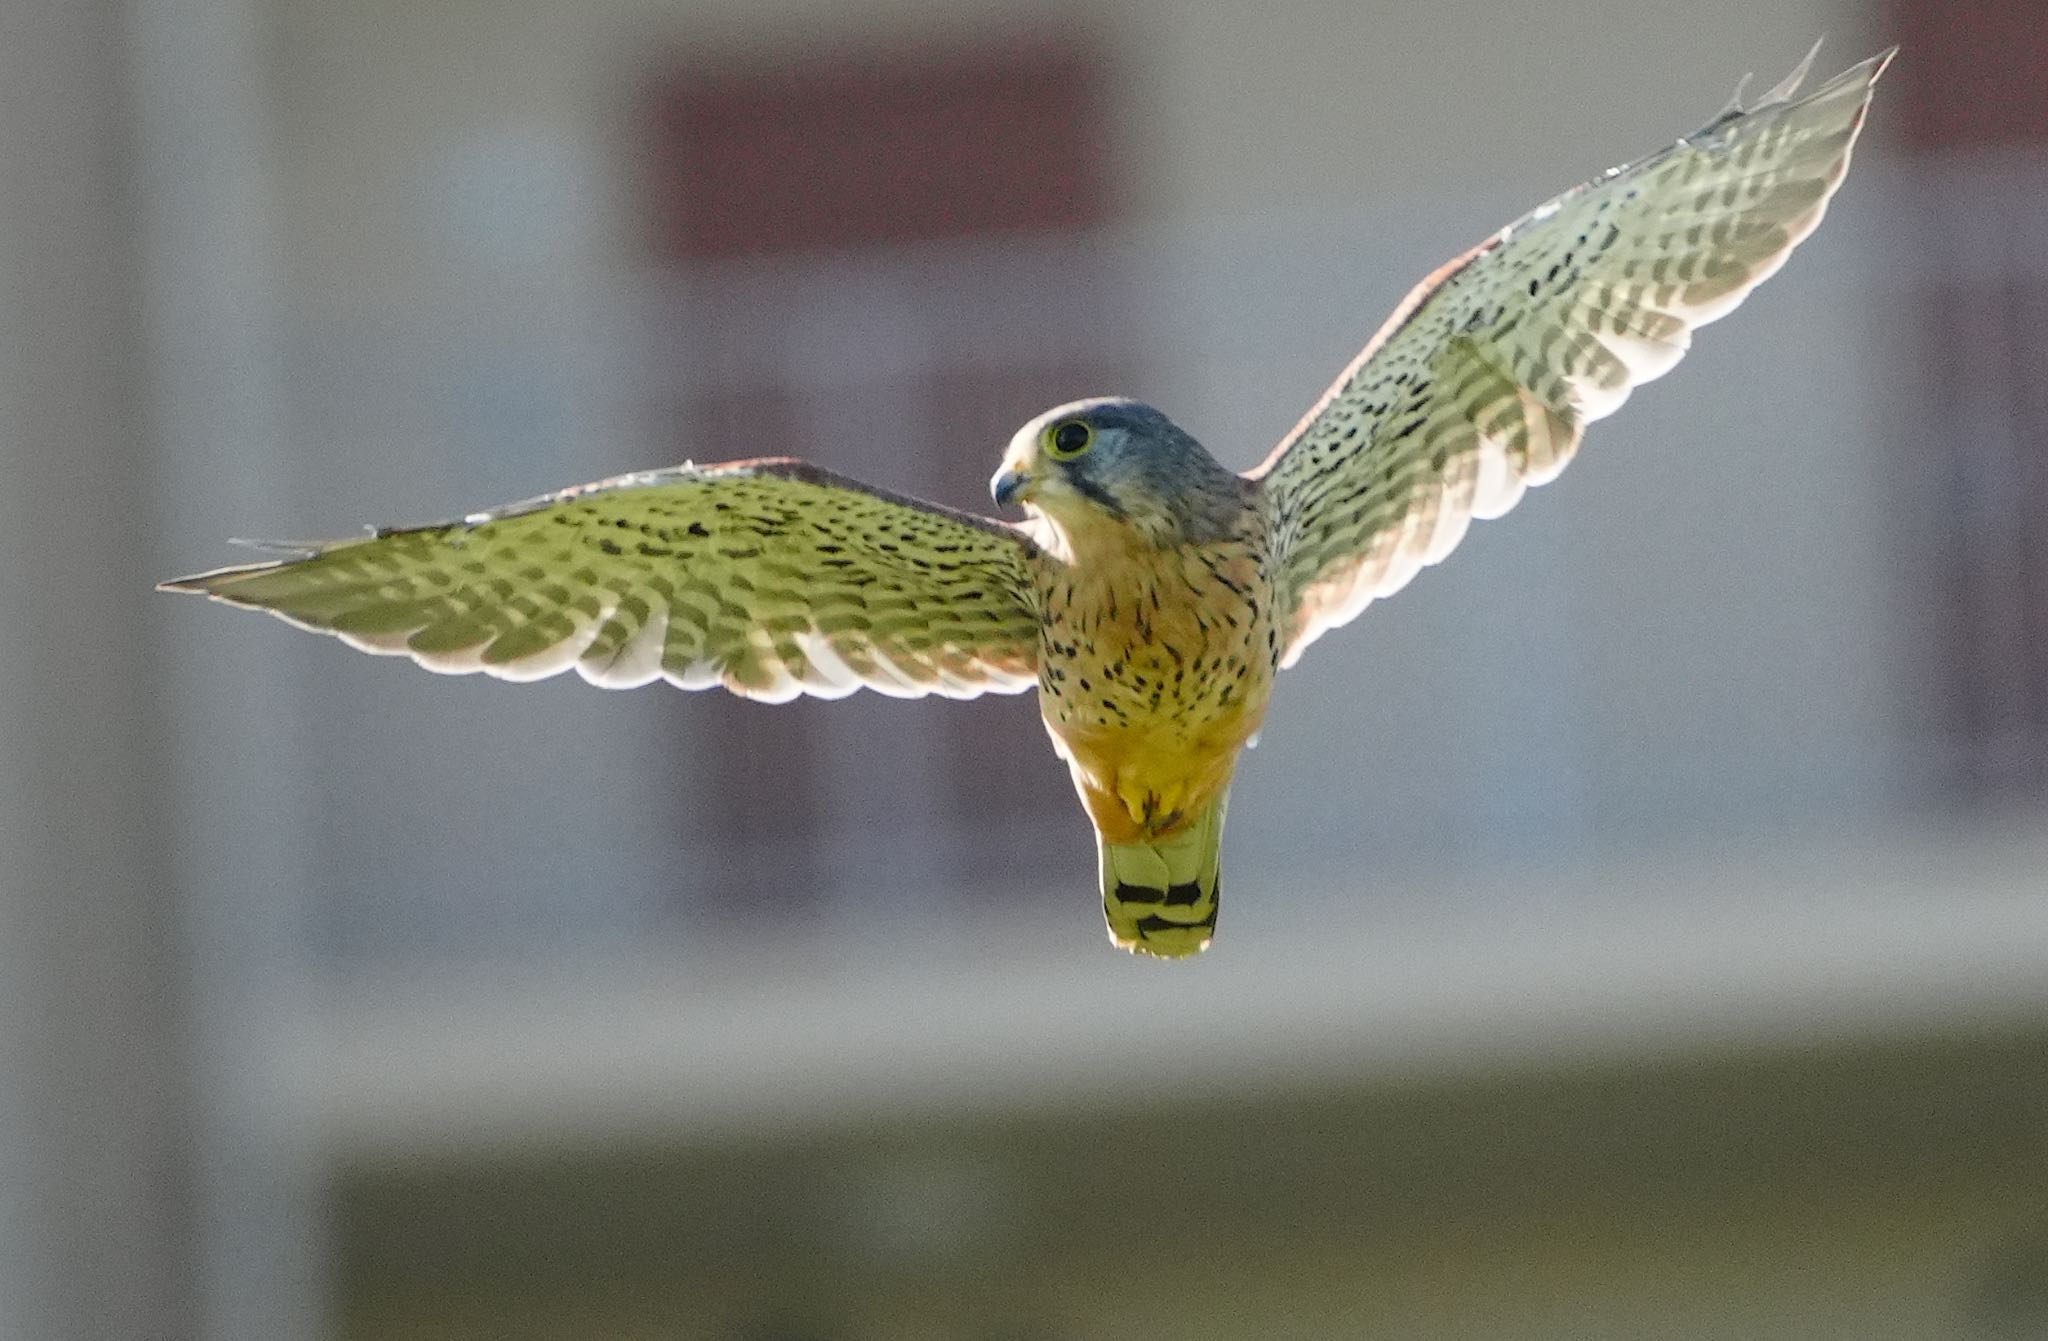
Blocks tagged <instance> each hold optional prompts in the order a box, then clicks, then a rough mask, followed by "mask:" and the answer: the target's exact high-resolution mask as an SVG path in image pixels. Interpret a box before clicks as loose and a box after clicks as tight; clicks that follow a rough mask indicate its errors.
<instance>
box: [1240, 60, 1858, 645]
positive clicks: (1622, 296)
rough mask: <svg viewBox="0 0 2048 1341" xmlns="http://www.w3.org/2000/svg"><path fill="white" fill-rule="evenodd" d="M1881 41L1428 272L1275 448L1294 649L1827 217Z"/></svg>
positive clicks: (1518, 488)
mask: <svg viewBox="0 0 2048 1341" xmlns="http://www.w3.org/2000/svg"><path fill="white" fill-rule="evenodd" d="M1892 54H1893V53H1892V52H1890V51H1887V52H1885V53H1883V54H1882V55H1879V56H1876V57H1873V58H1872V59H1870V60H1867V61H1865V62H1863V63H1862V64H1861V65H1858V66H1856V67H1854V68H1853V69H1850V70H1848V71H1846V72H1844V73H1843V74H1841V75H1838V76H1836V77H1835V78H1834V79H1832V80H1830V81H1829V82H1828V83H1827V84H1825V85H1823V86H1822V87H1820V88H1818V89H1816V90H1815V91H1814V92H1813V93H1811V94H1809V95H1808V96H1806V97H1804V98H1798V99H1796V100H1795V99H1794V98H1793V94H1794V92H1795V91H1796V90H1797V88H1798V85H1799V83H1800V81H1801V79H1802V77H1803V76H1804V75H1805V72H1806V68H1807V65H1808V64H1810V63H1811V62H1812V60H1813V57H1812V55H1810V54H1809V55H1808V57H1807V59H1806V62H1805V63H1802V64H1801V65H1800V67H1799V69H1798V70H1796V71H1794V72H1793V74H1792V76H1791V78H1789V79H1787V80H1786V81H1785V82H1784V83H1783V84H1781V85H1779V86H1778V87H1777V88H1776V89H1773V90H1772V91H1771V92H1770V93H1768V94H1766V95H1765V96H1764V98H1763V99H1762V100H1761V101H1760V102H1759V103H1758V104H1757V105H1756V106H1754V107H1751V108H1748V109H1743V108H1741V107H1739V106H1736V107H1731V108H1730V109H1729V110H1728V111H1726V112H1724V113H1723V114H1722V115H1721V116H1720V117H1718V118H1716V119H1715V120H1714V121H1713V122H1712V123H1711V124H1709V125H1708V126H1707V127H1706V128H1705V129H1703V130H1701V131H1700V132H1699V133H1698V134H1696V135H1692V136H1689V137H1688V138H1686V139H1683V140H1680V141H1679V142H1678V143H1677V144H1675V145H1673V146H1671V147H1670V148H1668V149H1665V150H1663V151H1662V152H1660V153H1657V154H1653V155H1651V156H1650V157H1648V158H1645V159H1643V160H1641V161H1640V162H1637V163H1634V164H1632V165H1630V166H1628V167H1623V168H1616V169H1614V170H1612V171H1610V172H1608V173H1607V174H1605V175H1604V176H1602V177H1600V178H1599V179H1597V180H1595V181H1592V182H1589V183H1587V184H1586V185H1584V186H1581V187H1578V188H1577V189H1575V190H1572V191H1569V192H1566V193H1565V194H1564V195H1562V196H1559V197H1558V198H1557V199H1555V200H1553V201H1551V202H1550V203H1549V204H1547V205H1544V206H1542V207H1541V208H1539V209H1537V210H1535V211H1534V212H1533V213H1531V214H1529V215H1528V216H1527V217H1526V218H1524V219H1522V220H1520V221H1519V222H1517V223H1514V224H1511V225H1509V226H1508V227H1507V228H1505V229H1503V230H1501V232H1500V233H1499V234H1497V235H1496V236H1494V237H1493V238H1491V239H1489V240H1488V241H1487V242H1485V243H1483V244H1481V245H1480V246H1479V247H1477V248H1475V249H1474V250H1473V251H1471V252H1469V253H1467V254H1466V255H1464V256H1462V257H1460V258H1459V259H1457V260H1456V261H1453V262H1452V263H1451V264H1449V265H1447V266H1445V267H1444V268H1443V269H1442V270H1439V271H1438V272H1437V273H1436V274H1434V275H1432V276H1430V277H1429V278H1428V279H1426V280H1424V281H1423V282H1422V284H1421V285H1419V286H1418V287H1417V288H1416V289H1415V291H1414V292H1413V293H1411V294H1410V295H1409V296H1408V298H1407V300H1406V301H1405V302H1403V303H1402V305H1401V306H1400V307H1399V308H1398V309H1397V310H1396V311H1395V313H1394V315H1393V316H1392V317H1391V318H1390V319H1389V320H1388V321H1387V323H1386V325H1385V326H1383V327H1382V328H1381V330H1380V332H1379V334H1377V335H1375V336H1374V337H1373V339H1372V341H1371V342H1370V343H1369V344H1367V345H1366V347H1365V350H1364V352H1363V353H1361V354H1360V355H1359V356H1358V358H1357V360H1356V361H1355V362H1353V363H1352V365H1351V367H1350V368H1349V369H1347V370H1346V371H1345V373H1344V375H1343V376H1342V377H1340V378H1339V379H1338V380H1337V383H1336V384H1335V385H1334V386H1332V387H1331V388H1330V390H1329V391H1328V392H1327V393H1325V395H1324V396H1323V399H1322V400H1321V401H1320V402H1319V403H1318V404H1317V405H1316V406H1315V408H1314V409H1312V410H1310V411H1309V413H1308V415H1307V416H1306V417H1305V418H1304V419H1303V420H1302V422H1301V423H1300V425H1298V426H1297V427H1296V428H1295V430H1294V431H1293V432H1292V433H1290V434H1289V435H1288V436H1287V438H1286V440H1285V441H1283V442H1282V443H1281V444H1280V446H1279V447H1278V448H1276V449H1275V450H1274V452H1273V454H1272V455H1271V456H1270V457H1268V458H1267V460H1266V462H1265V463H1264V464H1263V465H1261V466H1260V467H1259V468H1258V469H1256V470H1254V471H1252V472H1250V473H1251V475H1252V477H1253V478H1255V479H1260V480H1262V481H1263V488H1264V496H1265V506H1266V508H1267V510H1268V517H1269V521H1270V523H1271V528H1272V534H1273V536H1274V545H1275V554H1276V556H1277V559H1278V571H1277V573H1276V577H1277V585H1278V588H1279V590H1278V599H1279V601H1280V603H1281V604H1280V609H1281V611H1282V617H1283V618H1285V619H1286V620H1287V621H1288V622H1287V626H1286V627H1287V633H1286V637H1287V644H1286V647H1285V649H1284V652H1283V662H1282V664H1284V665H1292V664H1294V662H1295V660H1296V659H1298V658H1299V657H1300V656H1301V652H1302V649H1303V648H1305V647H1306V646H1308V644H1309V643H1311V642H1313V641H1314V640H1315V639H1316V637H1317V636H1318V635H1320V634H1321V633H1322V632H1323V631H1324V630H1325V629H1329V628H1334V627H1335V626H1337V625H1339V624H1342V623H1345V622H1346V621H1348V620H1350V619H1352V618H1353V617H1354V616H1356V615H1357V614H1358V612H1359V611H1360V610H1362V609H1364V608H1365V606H1366V605H1367V604H1368V603H1369V602H1371V601H1372V600H1374V599H1375V598H1377V597H1380V596H1386V595H1391V594H1392V593H1393V592H1395V591H1398V590H1399V589H1400V588H1401V587H1402V586H1404V585H1405V584H1406V583H1407V582H1408V580H1409V579H1410V578H1412V577H1414V576H1415V573H1416V572H1417V570H1419V569H1420V568H1421V567H1422V566H1423V565H1425V564H1431V563H1435V562H1437V561H1438V560H1439V559H1441V558H1443V557H1444V556H1445V555H1447V554H1449V553H1450V552H1451V550H1452V549H1453V548H1454V547H1455V546H1456V545H1457V543H1458V541H1459V540H1460V539H1462V538H1463V537H1464V534H1465V529H1466V526H1467V524H1468V523H1469V522H1470V521H1471V520H1472V519H1473V518H1474V517H1481V518H1485V517H1497V516H1499V515H1501V514H1502V513H1504V512H1506V511H1507V510H1508V509H1509V508H1511V507H1513V506H1514V505H1515V503H1516V502H1517V501H1519V500H1520V498H1521V496H1522V492H1523V490H1524V489H1525V488H1528V487H1530V486H1533V485H1539V484H1544V483H1547V482H1548V481H1549V480H1551V479H1553V478H1554V477H1555V476H1556V475H1557V473H1558V472H1559V471H1561V470H1562V469H1564V466H1565V463H1566V462H1567V461H1569V460H1570V459H1571V455H1572V453H1573V452H1574V451H1575V450H1576V449H1577V447H1578V445H1579V438H1580V435H1581V434H1582V433H1583V432H1584V430H1585V426H1586V425H1587V424H1589V423H1591V422H1592V421H1593V420H1595V419H1600V418H1603V417H1604V416H1606V415H1609V414H1612V413H1613V412H1614V411H1615V410H1617V409H1619V408H1620V406H1621V403H1622V402H1623V401H1624V400H1626V399H1627V398H1628V394H1629V391H1630V390H1631V389H1632V388H1634V387H1636V386H1639V385H1641V384H1642V383H1644V382H1647V381H1649V380H1651V379H1652V378H1655V377H1660V376H1662V375H1663V374H1664V373H1665V372H1667V371H1669V370H1670V368H1671V367H1672V365H1673V364H1675V363H1677V362H1678V360H1679V358H1680V357H1681V356H1682V355H1684V353H1685V351H1686V349H1687V347H1688V346H1689V345H1690V343H1691V340H1692V332H1693V329H1694V328H1695V327H1698V326H1703V325H1705V324H1706V323H1707V322H1710V321H1714V320H1716V319H1718V318H1720V317H1722V316H1725V315H1727V314H1728V313H1729V312H1731V311H1733V310H1734V308H1735V307H1736V305H1737V304H1739V303H1740V302H1741V301H1742V300H1743V299H1744V298H1745V297H1747V296H1748V294H1749V291H1750V290H1751V289H1753V288H1755V287H1756V286H1757V285H1758V284H1760V283H1762V282H1763V281H1764V280H1765V279H1766V278H1768V277H1769V276H1770V275H1771V274H1773V273H1774V272H1775V271H1776V270H1777V269H1778V267H1779V266H1780V265H1782V264H1783V263H1784V261H1785V258H1786V256H1788V255H1789V254H1790V253H1791V251H1792V248H1793V247H1795V246H1797V245H1798V244H1799V242H1800V241H1801V240H1803V239H1804V238H1805V237H1806V235H1807V234H1809V233H1811V232H1812V231H1813V229H1814V227H1815V225H1817V224H1818V223H1819V222H1820V218H1821V213H1822V211H1823V210H1825V209H1826V208H1827V203H1828V198H1829V197H1830V196H1831V195H1833V194H1834V190H1835V188H1836V186H1837V185H1839V184H1840V182H1841V180H1842V175H1843V173H1844V172H1846V171H1847V170H1848V166H1849V151H1850V148H1851V147H1852V146H1853V145H1854V144H1855V141H1856V135H1857V132H1858V131H1859V130H1860V129H1861V127H1862V125H1863V117H1864V113H1865V110H1866V109H1867V108H1868V106H1869V103H1870V93H1871V86H1872V84H1873V83H1875V82H1876V79H1877V77H1878V75H1879V74H1880V73H1881V72H1882V71H1883V70H1884V67H1885V65H1886V64H1887V63H1888V62H1889V61H1890V60H1891V57H1892Z"/></svg>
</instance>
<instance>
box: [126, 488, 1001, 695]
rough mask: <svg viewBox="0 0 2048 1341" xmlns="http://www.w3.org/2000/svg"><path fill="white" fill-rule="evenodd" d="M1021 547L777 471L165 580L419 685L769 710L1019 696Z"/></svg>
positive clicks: (392, 535) (388, 534) (888, 497)
mask: <svg viewBox="0 0 2048 1341" xmlns="http://www.w3.org/2000/svg"><path fill="white" fill-rule="evenodd" d="M1034 549H1035V546H1034V545H1033V544H1032V542H1031V541H1030V540H1029V539H1027V538H1026V537H1025V536H1024V535H1023V534H1022V533H1021V532H1020V531H1018V530H1017V529H1016V528H1014V527H1010V526H1007V525H1005V524H1003V523H1001V522H998V521H993V520H990V519H987V518H982V517H975V516H972V515H970V514H967V513H959V512H953V511H951V510H948V509H944V508H939V507H936V506H934V505H932V504H927V503H922V502H918V501H916V500H913V499H908V498H900V497H897V496H895V495H892V494H887V493H884V492H882V491H880V490H876V489H872V488H869V487H868V486H866V485H863V484H860V483H857V482H855V481H853V480H849V479H846V478H844V477H841V476H838V475H834V474H832V473H830V472H828V471H824V470H820V469H818V468H817V467H815V466H811V465H808V464H806V463H804V462H801V461H794V460H763V461H741V462H732V463H728V464H725V465H717V466H707V467H702V468H699V467H695V466H688V465H685V466H679V467H676V468H673V469H669V470H658V471H646V472H642V473H640V474H635V475H625V476H620V477H619V478H617V479H612V480H605V481H602V482H600V483H597V484H592V485H585V486H582V487H579V488H574V489H565V490H563V491H562V492H560V493H556V494H550V495H548V496H546V497H543V498H537V499H533V500H531V501H530V502H526V503H518V504H513V505H511V506H509V507H504V508H499V509H495V510H493V511H489V512H481V513H475V514H473V515H471V516H469V517H466V518H464V519H463V520H461V521H456V522H446V523H441V524H438V525H432V526H422V527H414V528H406V529H393V530H384V531H379V532H376V533H375V534H373V535H370V536H366V537H363V538H361V539H353V540H344V541H339V542H336V543H332V544H321V545H310V546H307V547H305V552H304V553H301V554H299V555H297V556H296V557H292V558H287V559H283V560H280V561H277V562H272V563H259V564H248V565H244V566H240V567H235V568H223V569H219V570H217V571H215V572H210V573H202V574H200V575H198V576H196V577H188V578H181V579H179V580H177V581H174V582H167V583H165V584H163V585H164V587H165V589H167V590H173V591H191V592H199V593H203V594H205V595H207V596H210V597H212V598H213V599H215V600H219V601H225V602H228V603H229V604H232V605H241V606H248V607H251V608H254V609H259V610H268V611H270V612H271V613H272V614H275V615H278V616H279V617H281V618H283V619H286V620H288V621H290V622H291V623H293V624H297V625H299V626H300V627H302V628H308V629H313V630H315V631H317V632H323V633H332V634H335V635H336V636H338V637H339V638H341V640H342V641H343V642H346V643H348V644H349V645H350V646H352V647H357V648H360V649H362V650H363V651H366V652H373V653H378V654H380V655H393V656H409V657H411V658H412V659H413V660H414V661H417V662H418V663H419V664H420V665H422V666H425V667H427V668H428V669H429V670H435V671H442V672H447V673H451V674H460V673H464V672H472V671H482V672H483V673H485V674H487V675H493V676H496V677H498V678H500V679H505V680H534V679H540V678H542V677H544V676H549V675H555V674H559V673H560V672H562V671H565V670H568V669H570V668H571V667H574V668H575V670H576V672H577V674H579V675H581V676H582V677H583V678H584V679H585V680H587V681H589V682H590V683H592V684H596V685H603V686H605V687H608V688H628V687H631V686H635V685H642V684H647V683H650V682H651V681H653V680H656V679H663V680H667V681H668V682H669V683H671V684H674V685H678V686H680V687H682V688H684V689H706V688H711V687H714V686H718V685H723V686H724V687H725V688H727V689H730V690H732V691H733V692H734V693H736V694H741V695H744V696H745V697H748V698H756V699H762V700H766V701H769V702H783V701H786V700H788V699H791V698H794V697H796V696H797V695H798V694H815V695H818V696H820V697H824V698H839V697H843V696H844V695H846V694H850V693H852V692H853V691H854V690H856V689H858V688H860V687H862V686H866V687H868V688H871V689H876V690H879V691H881V692H882V693H884V694H890V695H894V696H897V697H903V698H914V697H918V696H921V695H924V694H943V695H946V696H947V697H951V698H972V697H975V696H976V695H978V694H981V693H984V692H995V693H1015V692H1019V691H1022V690H1025V689H1029V688H1031V687H1033V686H1034V685H1035V684H1036V682H1037V680H1036V675H1037V638H1038V620H1037V615H1036V612H1035V610H1034V608H1033V603H1032V598H1031V596H1030V590H1031V587H1030V581H1029V578H1028V562H1029V558H1030V555H1031V554H1032V553H1033V551H1034Z"/></svg>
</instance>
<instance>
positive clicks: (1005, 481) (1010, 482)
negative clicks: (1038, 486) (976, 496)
mask: <svg viewBox="0 0 2048 1341" xmlns="http://www.w3.org/2000/svg"><path fill="white" fill-rule="evenodd" d="M1030 485H1031V475H1030V473H1029V472H1027V471H1022V470H1003V471H998V472H996V477H995V478H994V479H992V480H990V481H989V482H988V492H989V496H990V497H991V498H993V499H995V500H996V506H997V507H999V508H1003V507H1008V506H1009V505H1010V503H1011V501H1012V500H1014V499H1016V498H1018V497H1019V496H1021V495H1022V494H1023V492H1024V491H1025V490H1026V489H1027V488H1029V487H1030Z"/></svg>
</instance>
